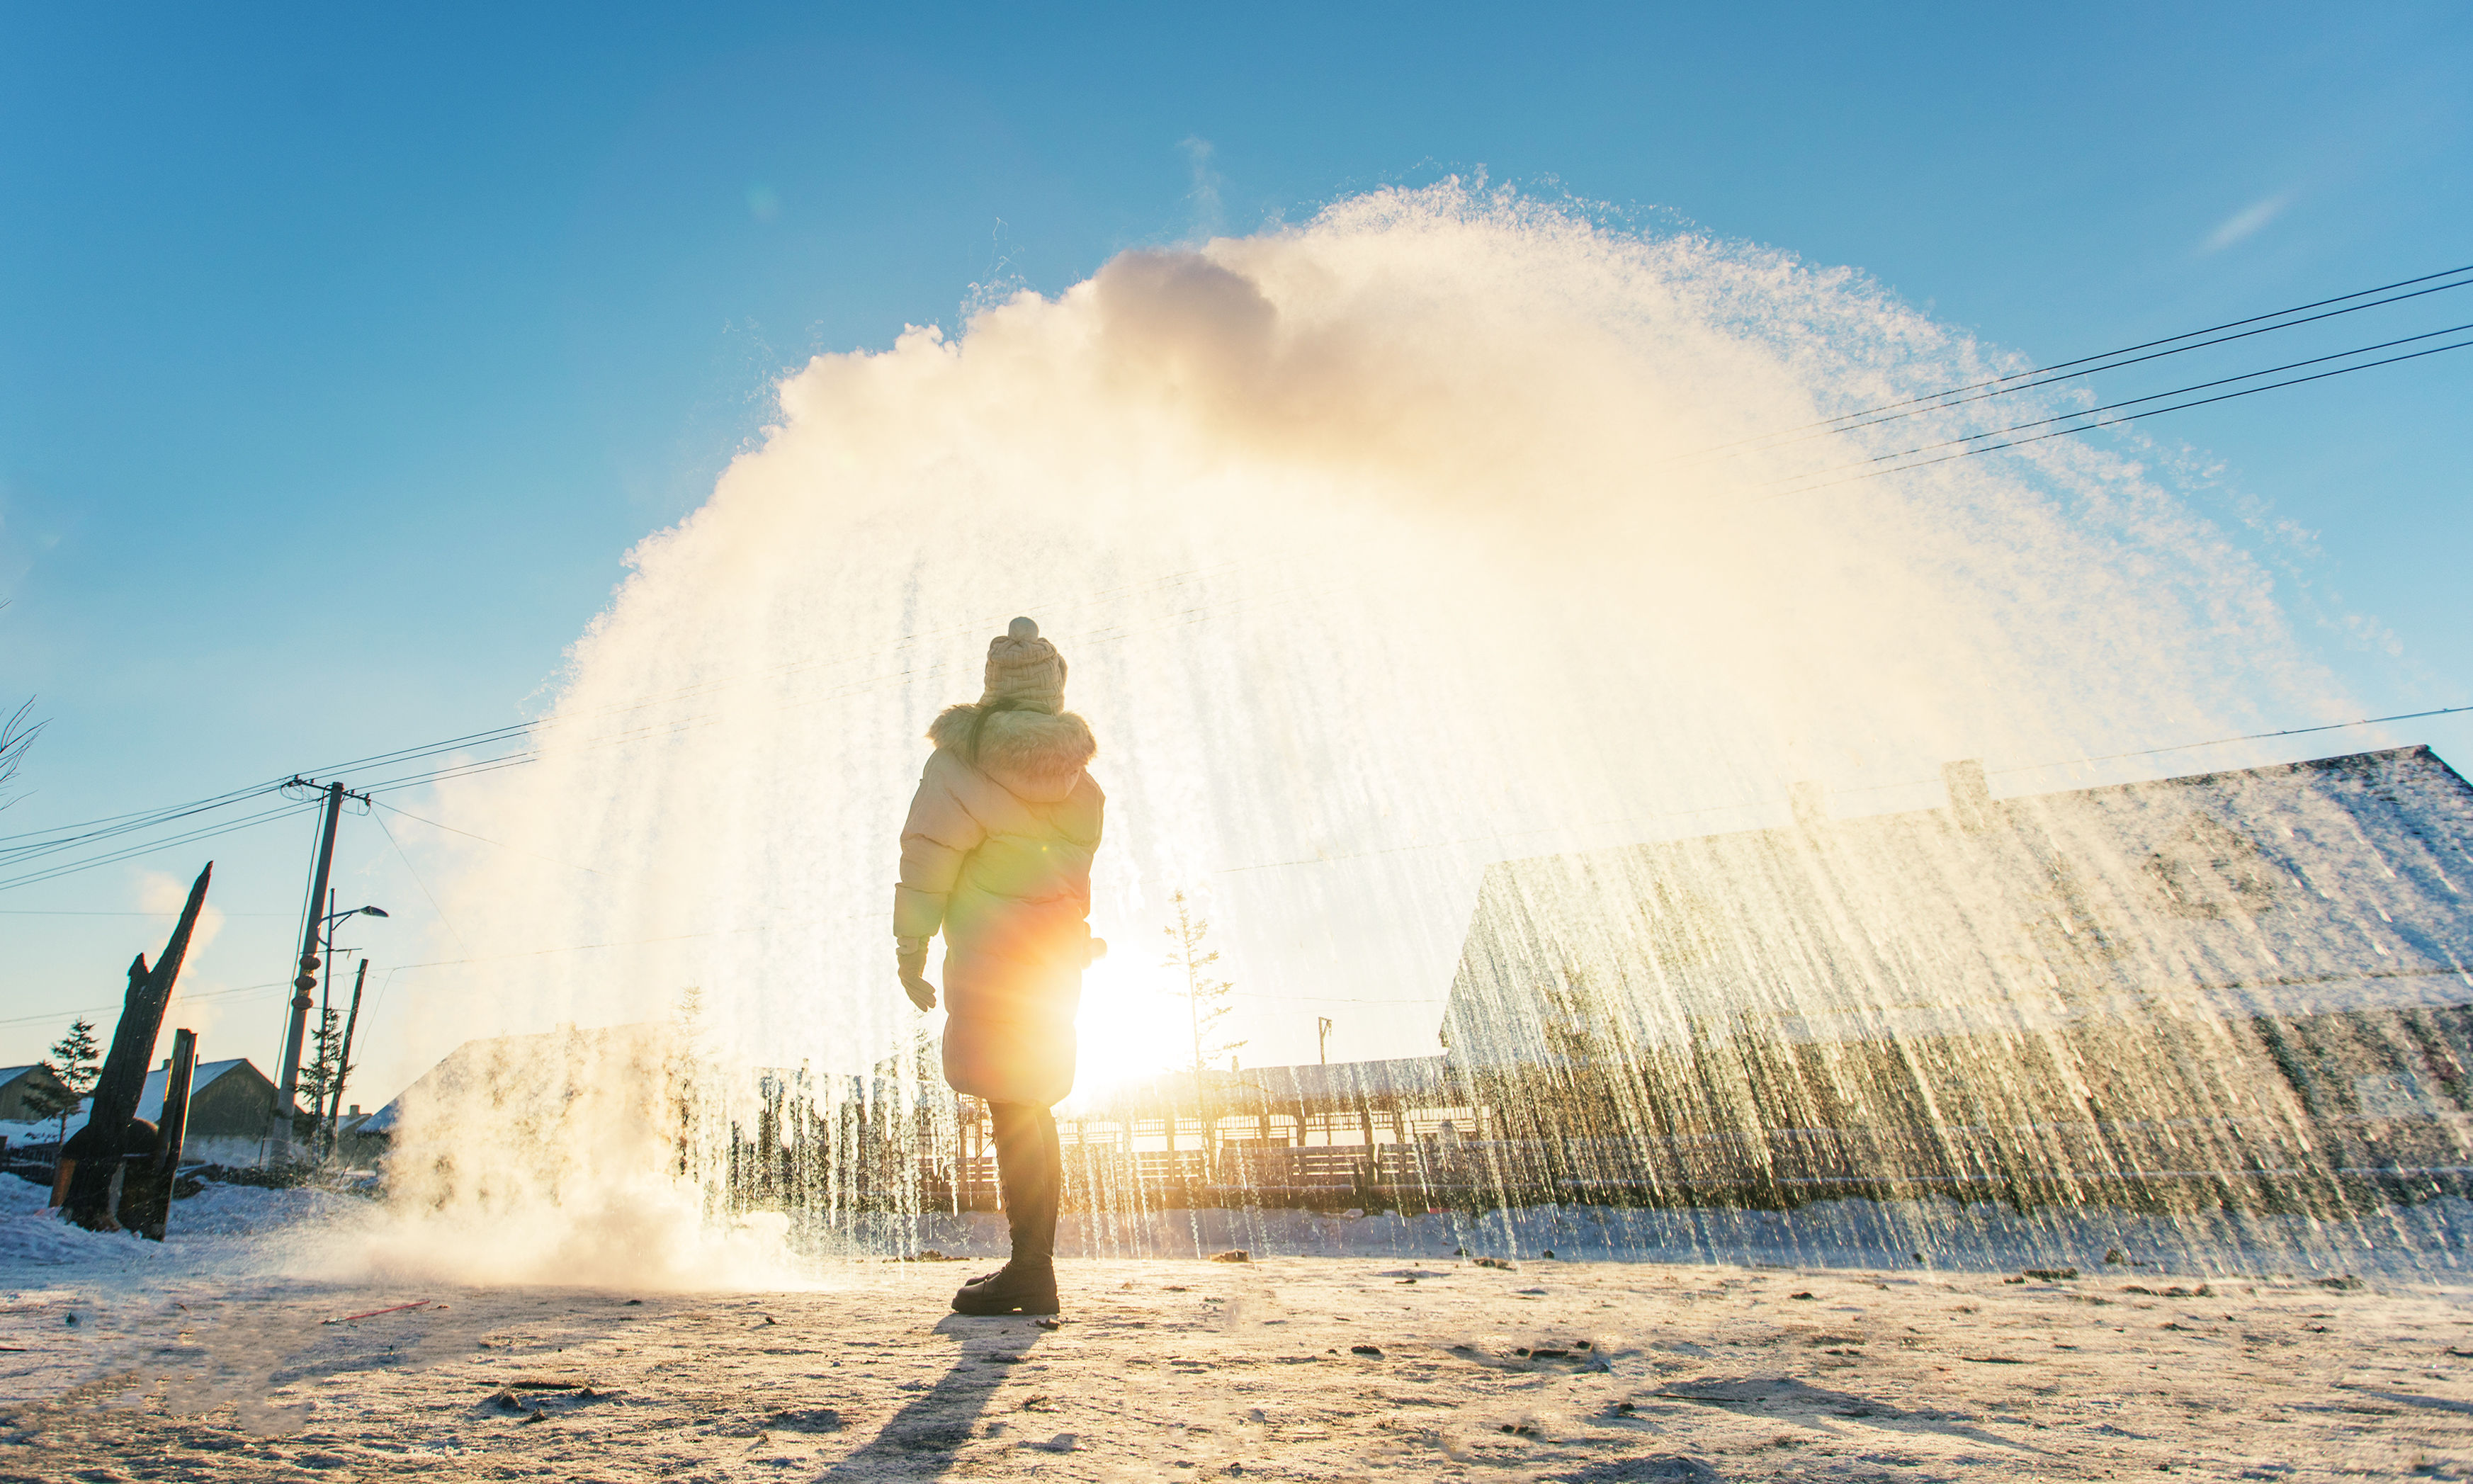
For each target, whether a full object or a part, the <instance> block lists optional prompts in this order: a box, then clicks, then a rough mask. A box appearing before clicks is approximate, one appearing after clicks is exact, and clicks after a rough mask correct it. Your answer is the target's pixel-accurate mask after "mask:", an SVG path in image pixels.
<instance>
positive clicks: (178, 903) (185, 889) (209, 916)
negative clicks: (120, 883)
mask: <svg viewBox="0 0 2473 1484" xmlns="http://www.w3.org/2000/svg"><path fill="white" fill-rule="evenodd" d="M188 902H189V883H188V882H186V881H184V880H182V879H180V877H179V876H175V875H171V874H166V873H164V872H160V871H145V872H140V873H139V874H138V876H137V910H138V911H140V912H169V913H171V914H173V922H179V921H180V909H181V908H182V907H184V906H187V905H188ZM223 930H224V914H223V909H222V908H220V907H218V906H216V905H215V904H214V903H213V902H211V901H210V902H207V903H206V904H205V905H204V907H201V908H199V909H198V925H197V927H196V929H195V930H193V931H192V932H191V933H190V935H189V951H190V952H191V953H197V952H200V951H202V950H204V947H205V946H206V945H208V944H210V943H212V942H214V941H215V935H216V934H217V933H220V932H222V931H223ZM163 936H164V937H165V938H169V937H171V936H172V933H171V927H170V925H169V924H166V926H165V928H164V931H163ZM154 951H156V952H159V951H161V945H160V944H157V945H156V949H155V950H154ZM149 962H152V954H151V953H150V954H149Z"/></svg>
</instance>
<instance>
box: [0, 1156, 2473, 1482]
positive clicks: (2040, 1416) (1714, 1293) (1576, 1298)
mask: <svg viewBox="0 0 2473 1484" xmlns="http://www.w3.org/2000/svg"><path fill="white" fill-rule="evenodd" d="M10 1185H21V1186H23V1190H22V1191H20V1190H15V1189H10V1188H8V1187H9V1186H10ZM25 1192H31V1197H32V1198H31V1200H30V1199H29V1197H28V1195H27V1194H26V1193H25ZM41 1198H42V1193H41V1192H40V1191H39V1190H36V1188H35V1187H33V1186H31V1185H24V1183H23V1182H10V1181H5V1180H0V1285H5V1289H6V1304H5V1307H0V1477H10V1478H15V1477H25V1478H42V1479H58V1478H66V1477H71V1476H83V1477H90V1478H115V1477H130V1476H167V1477H178V1476H194V1477H213V1478H216V1479H232V1480H251V1479H276V1478H298V1477H300V1476H302V1473H303V1472H304V1471H317V1472H325V1473H326V1474H327V1476H330V1477H351V1478H392V1477H397V1476H402V1477H410V1476H413V1475H415V1474H424V1475H430V1476H435V1477H449V1478H453V1477H469V1476H484V1475H489V1476H514V1475H516V1474H518V1473H522V1474H531V1475H534V1476H540V1477H548V1478H557V1479H637V1478H643V1479H652V1478H679V1479H708V1480H739V1479H757V1478H762V1479H779V1478H817V1477H825V1478H848V1479H906V1478H936V1477H987V1478H1011V1477H1017V1476H1029V1475H1033V1474H1036V1475H1038V1476H1040V1477H1043V1478H1056V1479H1094V1480H1096V1479H1152V1478H1173V1479H1190V1478H1198V1477H1213V1478H1216V1477H1245V1476H1258V1477H1274V1478H1310V1479H1352V1478H1355V1479H1371V1478H1375V1477H1378V1476H1380V1477H1390V1478H1399V1479H1428V1478H1470V1479H1504V1480H1511V1479H1541V1480H1543V1479H1556V1480H1573V1481H1589V1484H1614V1481H1619V1480H1651V1479H1655V1480H1702V1479H1734V1478H1759V1479H1814V1480H1818V1479H1901V1480H1904V1479H1980V1478H1989V1479H2075V1478H2098V1477H2108V1476H2116V1475H2121V1476H2125V1475H2127V1474H2129V1473H2142V1474H2143V1473H2152V1472H2157V1471H2159V1470H2164V1471H2182V1470H2186V1471H2188V1472H2194V1473H2197V1474H2200V1475H2202V1476H2206V1477H2216V1478H2244V1477H2247V1478H2273V1479H2317V1478H2329V1479H2332V1478H2335V1477H2337V1476H2339V1475H2340V1474H2341V1475H2342V1476H2344V1477H2347V1478H2361V1477H2374V1478H2375V1477H2394V1478H2408V1477H2414V1478H2429V1477H2461V1476H2464V1475H2465V1474H2466V1473H2467V1472H2473V1334H2468V1333H2467V1329H2466V1326H2467V1322H2468V1321H2473V1284H2464V1283H2459V1282H2457V1281H2454V1280H2453V1279H2452V1278H2451V1277H2450V1276H2449V1274H2448V1273H2447V1272H2446V1271H2445V1266H2444V1264H2431V1263H2428V1262H2423V1263H2422V1264H2421V1267H2420V1270H2419V1271H2414V1270H2413V1264H2411V1263H2405V1262H2399V1263H2398V1264H2397V1265H2396V1270H2395V1271H2393V1272H2386V1273H2383V1272H2381V1271H2380V1270H2379V1269H2378V1268H2376V1267H2375V1266H2374V1265H2369V1264H2365V1266H2364V1267H2363V1268H2362V1270H2361V1272H2362V1274H2363V1276H2362V1277H2358V1278H2353V1279H2346V1278H2344V1277H2341V1276H2338V1275H2326V1274H2319V1275H2314V1274H2312V1273H2309V1272H2287V1271H2285V1270H2281V1269H2274V1270H2257V1271H2250V1272H2246V1273H2244V1272H2240V1271H2238V1270H2237V1269H2236V1268H2235V1267H2233V1266H2230V1265H2227V1264H2223V1263H2215V1264H2210V1265H2207V1266H2206V1267H2204V1268H2179V1267H2176V1268H2173V1270H2171V1271H2159V1270H2158V1269H2157V1268H2155V1267H2152V1266H2143V1267H2137V1268H2131V1267H2128V1266H2125V1265H2120V1264H2113V1265H2104V1264H2102V1263H2101V1254H2099V1255H2098V1257H2097V1258H2096V1259H2095V1263H2094V1265H2092V1266H2089V1265H2085V1264H2071V1263H2069V1262H2067V1260H2066V1259H2065V1258H2063V1259H2060V1260H2057V1261H2055V1262H2054V1264H2053V1265H2055V1266H2069V1265H2078V1266H2080V1276H2079V1277H2077V1278H2076V1279H2051V1280H2047V1279H2043V1278H2034V1279H2028V1280H2026V1281H2015V1280H2018V1279H2019V1278H2020V1276H2021V1275H2019V1274H2018V1273H2016V1272H2014V1271H2013V1272H2009V1273H2002V1272H1997V1271H1989V1270H1973V1271H1957V1270H1952V1269H1950V1268H1947V1267H1944V1266H1938V1265H1933V1264H1931V1263H1927V1264H1924V1265H1918V1264H1916V1263H1915V1262H1914V1261H1913V1260H1912V1254H1911V1253H1909V1254H1907V1255H1905V1257H1906V1260H1905V1261H1903V1262H1902V1263H1900V1264H1898V1265H1895V1266H1892V1265H1888V1264H1886V1263H1884V1264H1882V1265H1879V1266H1877V1267H1848V1266H1820V1265H1817V1264H1816V1263H1815V1264H1813V1265H1792V1266H1768V1265H1763V1263H1764V1262H1765V1260H1766V1259H1764V1258H1762V1257H1758V1256H1757V1255H1756V1254H1754V1253H1752V1252H1749V1251H1746V1252H1744V1253H1741V1254H1738V1255H1737V1256H1736V1257H1734V1258H1733V1260H1722V1261H1721V1260H1681V1261H1630V1262H1611V1261H1602V1260H1579V1261H1573V1260H1565V1258H1564V1257H1557V1258H1552V1259H1549V1258H1545V1257H1542V1256H1537V1255H1535V1254H1536V1253H1538V1252H1542V1250H1543V1245H1544V1244H1543V1243H1540V1244H1539V1245H1538V1246H1537V1247H1535V1248H1533V1249H1531V1250H1530V1252H1529V1254H1528V1255H1526V1256H1523V1257H1519V1258H1518V1259H1516V1260H1515V1261H1514V1263H1513V1265H1510V1266H1491V1265H1480V1264H1478V1263H1477V1261H1476V1260H1475V1257H1476V1256H1477V1255H1479V1254H1489V1255H1490V1254H1491V1253H1493V1252H1500V1251H1504V1250H1507V1249H1505V1248H1501V1247H1479V1246H1471V1247H1470V1251H1469V1254H1468V1255H1454V1254H1453V1246H1454V1245H1464V1244H1463V1243H1456V1242H1454V1243H1450V1244H1448V1245H1447V1244H1446V1239H1447V1238H1450V1237H1452V1236H1453V1235H1455V1234H1456V1235H1459V1236H1467V1235H1470V1234H1472V1233H1473V1232H1474V1233H1476V1234H1478V1235H1479V1236H1480V1238H1482V1236H1483V1229H1482V1228H1481V1227H1480V1228H1477V1229H1470V1228H1466V1227H1458V1228H1453V1227H1447V1226H1443V1225H1431V1226H1429V1227H1428V1228H1423V1229H1420V1228H1417V1224H1416V1223H1393V1224H1388V1225H1385V1224H1383V1223H1381V1221H1379V1219H1378V1218H1371V1217H1369V1218H1362V1219H1361V1220H1359V1221H1357V1222H1355V1223H1347V1218H1303V1217H1298V1218H1293V1220H1294V1221H1296V1222H1301V1223H1305V1224H1306V1225H1305V1226H1304V1227H1301V1228H1298V1229H1297V1230H1296V1231H1293V1232H1291V1233H1289V1234H1290V1235H1291V1236H1292V1237H1295V1236H1302V1235H1304V1234H1306V1233H1307V1232H1309V1231H1323V1229H1322V1227H1321V1226H1319V1225H1317V1223H1328V1222H1332V1221H1334V1220H1335V1221H1337V1222H1341V1223H1347V1225H1348V1226H1349V1227H1350V1228H1352V1229H1354V1230H1342V1231H1336V1232H1333V1231H1323V1235H1322V1236H1321V1237H1320V1238H1318V1240H1319V1241H1321V1242H1323V1243H1326V1244H1328V1245H1329V1246H1330V1248H1331V1250H1333V1251H1334V1252H1335V1253H1336V1254H1337V1255H1335V1256H1327V1257H1319V1256H1303V1257H1261V1256H1260V1255H1259V1254H1258V1255H1257V1256H1256V1257H1255V1259H1254V1260H1251V1261H1247V1262H1244V1263H1215V1262H1209V1261H1198V1260H1193V1259H1191V1258H1164V1257H1151V1258H1127V1257H1088V1258H1080V1259H1073V1260H1068V1262H1066V1263H1065V1264H1064V1267H1063V1273H1064V1278H1065V1281H1066V1286H1067V1290H1068V1301H1067V1302H1068V1308H1067V1312H1066V1315H1065V1323H1063V1324H1062V1325H1061V1326H1059V1327H1056V1328H1044V1327H1042V1326H1039V1325H1037V1324H1034V1323H1033V1322H1031V1321H1028V1320H1023V1319H1004V1320H963V1319H959V1318H956V1317H954V1316H952V1315H950V1314H948V1313H947V1312H946V1311H945V1300H946V1297H947V1295H948V1293H949V1291H950V1288H951V1286H952V1285H953V1284H954V1283H956V1282H958V1281H960V1280H961V1279H962V1278H963V1277H966V1276H968V1275H969V1274H970V1273H971V1272H972V1271H975V1270H976V1267H977V1265H976V1264H956V1263H942V1262H900V1263H897V1262H882V1261H838V1262H830V1263H826V1264H823V1265H821V1266H820V1268H819V1269H818V1278H817V1281H816V1284H815V1285H814V1286H811V1287H806V1288H803V1289H800V1290H798V1291H780V1290H778V1289H777V1290H769V1291H735V1292H733V1291H718V1292H707V1293H690V1294H682V1293H675V1292H672V1293H660V1292H628V1291H603V1290H586V1289H577V1288H546V1287H539V1286H529V1287H518V1286H506V1287H485V1286H473V1285H444V1284H435V1283H416V1282H410V1281H398V1282H395V1283H376V1284H372V1283H370V1282H367V1281H343V1282H339V1281H314V1280H310V1279H305V1278H301V1277H299V1276H293V1275H297V1274H298V1273H299V1272H300V1271H302V1268H301V1265H300V1262H299V1261H297V1260H296V1258H297V1256H298V1255H299V1254H300V1253H302V1252H306V1251H310V1250H312V1249H317V1250H322V1251H327V1252H331V1251H332V1250H334V1247H335V1246H336V1245H337V1244H342V1245H346V1246H348V1245H349V1244H350V1242H351V1240H352V1236H353V1233H354V1232H355V1231H358V1230H363V1229H364V1228H365V1225H366V1224H367V1223H370V1222H372V1221H374V1220H376V1219H378V1215H379V1213H378V1212H377V1210H376V1209H374V1208H372V1207H371V1206H370V1205H368V1203H365V1202H361V1201H358V1200H355V1199H353V1198H351V1197H344V1196H334V1195H327V1194H323V1193H319V1192H305V1191H284V1192H272V1191H263V1190H251V1189H239V1188H234V1187H214V1188H211V1189H209V1190H208V1191H207V1192H205V1193H204V1194H202V1195H200V1196H198V1197H196V1198H195V1199H193V1200H190V1201H184V1202H182V1203H180V1206H179V1207H178V1208H177V1209H176V1213H175V1227H174V1232H175V1240H173V1241H171V1242H169V1243H166V1244H163V1245H162V1246H159V1247H157V1246H155V1245H153V1244H148V1243H142V1242H138V1241H135V1240H133V1239H130V1238H125V1237H110V1236H94V1235H91V1234H88V1233H74V1232H68V1231H64V1230H61V1229H60V1228H59V1227H58V1226H57V1224H56V1223H53V1222H51V1221H50V1220H49V1218H47V1217H44V1216H42V1215H41V1214H39V1207H40V1204H41ZM1217 1214H1219V1215H1223V1216H1226V1217H1228V1218H1229V1219H1253V1218H1247V1217H1246V1213H1241V1212H1236V1213H1217ZM1893 1214H1894V1213H1893ZM2424 1214H2425V1216H2435V1215H2436V1214H2437V1213H2434V1212H2425V1213H2424ZM1587 1215H1588V1213H1572V1212H1563V1213H1548V1214H1546V1215H1544V1216H1543V1217H1542V1218H1540V1219H1543V1220H1545V1221H1547V1222H1548V1223H1549V1225H1548V1228H1547V1231H1548V1233H1551V1234H1558V1235H1559V1237H1560V1239H1562V1240H1563V1241H1564V1243H1565V1247H1558V1248H1557V1249H1556V1250H1557V1252H1558V1253H1565V1249H1566V1248H1572V1249H1573V1250H1575V1251H1577V1250H1580V1249H1579V1247H1578V1244H1575V1243H1573V1242H1572V1241H1571V1240H1570V1235H1569V1232H1568V1231H1561V1232H1559V1233H1558V1232H1557V1229H1555V1228H1553V1227H1552V1225H1551V1223H1552V1222H1553V1221H1554V1220H1557V1219H1560V1220H1563V1221H1565V1222H1567V1223H1573V1224H1575V1225H1577V1224H1585V1223H1584V1220H1583V1219H1582V1218H1585V1217H1586V1216H1587ZM1288 1219H1290V1218H1283V1221H1286V1220H1288ZM1424 1219H1425V1220H1427V1221H1428V1222H1429V1223H1433V1222H1438V1221H1439V1218H1424ZM1837 1219H1839V1220H1840V1224H1841V1225H1842V1224H1843V1217H1842V1214H1841V1217H1840V1218H1837ZM1883 1219H1889V1218H1883ZM1275 1224H1276V1223H1275ZM1788 1225H1789V1227H1791V1226H1792V1223H1789V1224H1788ZM1892 1225H1894V1221H1893V1222H1892ZM1399 1227H1405V1228H1410V1229H1412V1230H1410V1231H1407V1232H1403V1231H1400V1230H1396V1228H1399ZM1824 1229H1825V1224H1824ZM950 1234H952V1235H954V1236H956V1237H960V1238H964V1239H966V1241H958V1242H956V1245H957V1246H958V1245H965V1244H968V1245H976V1244H977V1243H978V1242H979V1241H981V1240H983V1239H984V1238H985V1237H986V1236H987V1235H989V1234H990V1233H985V1232H981V1231H978V1230H976V1229H972V1230H970V1231H963V1230H960V1229H959V1228H955V1229H953V1230H952V1231H951V1233H950ZM1190 1234H1192V1235H1194V1236H1208V1235H1209V1234H1210V1233H1190ZM1509 1234H1511V1235H1520V1234H1521V1233H1509ZM2048 1234H2049V1233H2048ZM1352 1235H1354V1236H1358V1237H1361V1238H1362V1241H1361V1242H1357V1243H1353V1242H1351V1241H1350V1240H1349V1238H1350V1237H1351V1236H1352ZM1378 1238H1379V1245H1380V1246H1381V1247H1382V1248H1383V1249H1384V1252H1383V1254H1382V1255H1379V1256H1377V1255H1367V1254H1365V1253H1363V1252H1352V1251H1351V1250H1350V1249H1351V1248H1352V1247H1353V1246H1373V1245H1378V1240H1377V1239H1378ZM1428 1238H1431V1241H1430V1246H1431V1247H1432V1248H1433V1249H1434V1250H1431V1251H1428V1252H1423V1253H1411V1254H1407V1255H1405V1256H1403V1255H1400V1254H1402V1253H1404V1252H1405V1250H1406V1249H1408V1248H1410V1247H1413V1246H1415V1245H1417V1244H1418V1243H1420V1242H1425V1241H1427V1239H1428ZM2116 1239H2118V1235H2117V1234H2116ZM1792 1240H1793V1241H1796V1242H1801V1241H1803V1240H1804V1238H1803V1237H1801V1236H1794V1237H1793V1238H1792ZM2360 1245H2367V1246H2368V1247H2370V1248H2371V1249H2372V1255H2373V1256H2375V1255H2376V1254H2375V1251H2374V1249H2375V1245H2376V1244H2374V1243H2372V1244H2357V1246H2360ZM1808 1250H1809V1249H1808ZM1566 1256H1567V1257H1568V1256H1569V1254H1566ZM1687 1256H1688V1255H1687ZM2127 1256H2128V1257H2129V1260H2131V1261H2148V1262H2152V1261H2154V1260H2155V1259H2153V1258H2151V1257H2139V1256H2137V1255H2134V1254H2132V1255H2127ZM399 1304H420V1306H419V1307H410V1308H396V1307H395V1305H399ZM389 1309H391V1310H392V1311H391V1312H384V1313H372V1311H374V1310H389ZM359 1315H367V1316H369V1317H361V1318H354V1317H351V1316H359ZM329 1321H342V1322H337V1323H330V1322H329ZM587 1387H588V1388H589V1389H588V1390H587V1389H585V1388H587Z"/></svg>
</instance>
